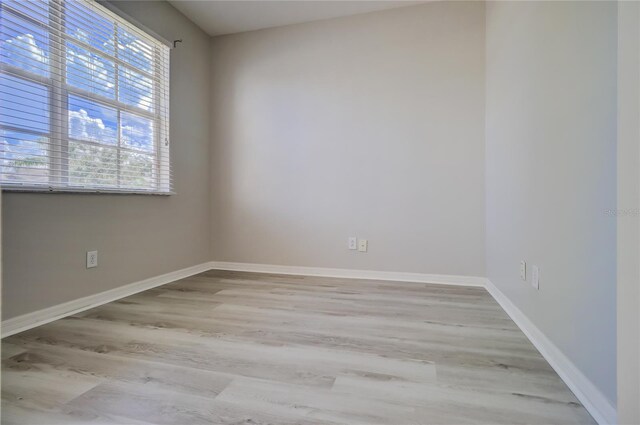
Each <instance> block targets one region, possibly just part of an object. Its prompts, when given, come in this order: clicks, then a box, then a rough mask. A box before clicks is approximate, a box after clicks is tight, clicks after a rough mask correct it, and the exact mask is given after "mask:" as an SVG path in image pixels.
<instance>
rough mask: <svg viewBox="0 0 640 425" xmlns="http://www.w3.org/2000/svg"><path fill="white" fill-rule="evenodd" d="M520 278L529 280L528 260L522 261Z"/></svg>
mask: <svg viewBox="0 0 640 425" xmlns="http://www.w3.org/2000/svg"><path fill="white" fill-rule="evenodd" d="M520 279H522V280H527V262H526V261H524V260H522V261H520Z"/></svg>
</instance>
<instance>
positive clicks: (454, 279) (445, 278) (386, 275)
mask: <svg viewBox="0 0 640 425" xmlns="http://www.w3.org/2000/svg"><path fill="white" fill-rule="evenodd" d="M210 266H211V268H212V269H216V270H231V271H242V272H254V273H274V274H287V275H300V276H320V277H337V278H345V279H369V280H391V281H397V282H416V283H437V284H442V285H460V286H479V287H484V286H485V281H486V279H485V278H484V277H477V276H456V275H443V274H426V273H407V272H387V271H375V270H353V269H332V268H326V267H302V266H277V265H272V264H255V263H230V262H224V261H212V262H211V265H210Z"/></svg>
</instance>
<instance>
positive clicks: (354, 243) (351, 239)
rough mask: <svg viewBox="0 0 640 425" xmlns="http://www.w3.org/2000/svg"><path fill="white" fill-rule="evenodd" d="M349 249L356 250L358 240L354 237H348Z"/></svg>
mask: <svg viewBox="0 0 640 425" xmlns="http://www.w3.org/2000/svg"><path fill="white" fill-rule="evenodd" d="M349 249H358V238H357V237H355V236H350V237H349Z"/></svg>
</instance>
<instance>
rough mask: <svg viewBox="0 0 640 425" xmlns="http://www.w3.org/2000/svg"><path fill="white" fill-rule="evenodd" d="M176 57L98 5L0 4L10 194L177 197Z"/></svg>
mask: <svg viewBox="0 0 640 425" xmlns="http://www.w3.org/2000/svg"><path fill="white" fill-rule="evenodd" d="M169 52H170V49H169V47H168V46H166V45H165V44H164V43H163V42H161V41H159V40H157V39H155V38H154V37H152V36H150V35H149V34H147V33H145V32H144V31H143V30H141V29H139V28H136V27H135V26H134V25H133V24H131V23H129V22H127V21H126V20H125V19H123V18H121V17H120V16H118V15H116V14H114V13H113V12H111V11H110V10H108V9H106V8H105V7H104V6H102V5H100V4H98V3H96V2H95V1H93V0H28V1H27V0H0V185H2V187H3V189H9V190H11V189H13V190H48V191H94V192H95V191H105V192H111V191H114V192H126V193H132V192H133V193H138V192H140V193H171V191H172V174H171V162H170V155H169V151H170V147H169Z"/></svg>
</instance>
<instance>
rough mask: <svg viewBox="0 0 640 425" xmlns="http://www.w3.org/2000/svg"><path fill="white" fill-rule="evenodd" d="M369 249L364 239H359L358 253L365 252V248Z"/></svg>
mask: <svg viewBox="0 0 640 425" xmlns="http://www.w3.org/2000/svg"><path fill="white" fill-rule="evenodd" d="M368 247H369V243H368V242H367V240H366V239H360V240H359V241H358V251H360V252H367V248H368Z"/></svg>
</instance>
